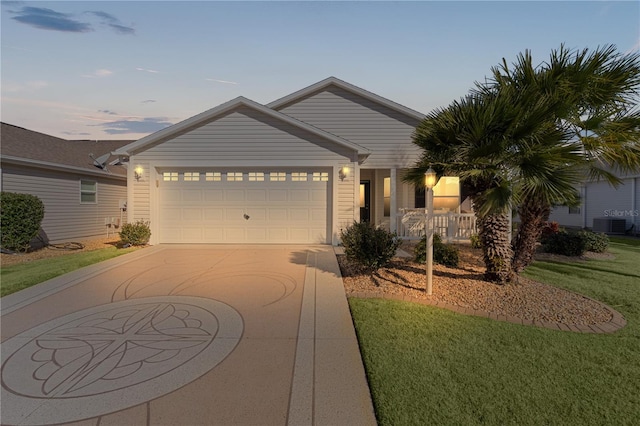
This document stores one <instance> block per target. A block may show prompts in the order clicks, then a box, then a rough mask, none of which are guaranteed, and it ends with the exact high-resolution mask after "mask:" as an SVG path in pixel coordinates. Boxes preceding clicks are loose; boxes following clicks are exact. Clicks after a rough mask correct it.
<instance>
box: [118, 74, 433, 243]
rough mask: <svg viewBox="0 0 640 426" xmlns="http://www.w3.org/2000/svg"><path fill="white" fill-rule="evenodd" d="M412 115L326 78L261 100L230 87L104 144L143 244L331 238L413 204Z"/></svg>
mask: <svg viewBox="0 0 640 426" xmlns="http://www.w3.org/2000/svg"><path fill="white" fill-rule="evenodd" d="M423 118H424V115H423V114H421V113H419V112H417V111H414V110H412V109H410V108H407V107H405V106H402V105H400V104H398V103H395V102H393V101H390V100H388V99H385V98H383V97H381V96H378V95H376V94H374V93H371V92H369V91H367V90H364V89H361V88H359V87H356V86H354V85H352V84H349V83H347V82H344V81H342V80H339V79H337V78H335V77H330V78H327V79H325V80H322V81H320V82H318V83H316V84H313V85H311V86H309V87H306V88H304V89H302V90H299V91H297V92H295V93H292V94H290V95H288V96H285V97H283V98H281V99H278V100H276V101H273V102H271V103H269V104H267V105H262V104H259V103H257V102H254V101H252V100H249V99H247V98H244V97H238V98H236V99H233V100H231V101H229V102H226V103H224V104H222V105H219V106H217V107H215V108H213V109H210V110H208V111H205V112H203V113H201V114H199V115H196V116H194V117H191V118H189V119H187V120H184V121H182V122H180V123H178V124H175V125H173V126H171V127H168V128H166V129H163V130H161V131H159V132H156V133H154V134H151V135H149V136H147V137H145V138H142V139H140V140H138V141H136V142H133V143H131V144H129V145H126V146H123V147H121V148H119V149H117V150H115V151H114V154H115V155H119V156H124V157H128V158H129V168H128V182H129V185H128V200H129V203H128V210H127V214H128V220H129V221H138V220H143V221H149V222H150V226H151V231H152V236H151V241H150V242H151V244H158V243H318V244H337V243H338V241H339V235H340V230H341V229H344V228H345V227H346V226H348V225H350V224H351V223H353V221H354V220H360V219H362V220H368V221H371V222H372V223H374V224H376V225H380V226H384V227H386V228H388V229H390V230H391V231H395V230H396V229H397V227H398V224H399V223H400V220H399V219H400V217H399V215H400V213H399V212H400V208H413V207H415V202H416V194H415V189H414V187H413V185H410V184H407V183H404V182H403V181H402V176H403V173H404V171H405V170H406V169H408V168H410V167H412V166H413V165H414V164H415V163H416V161H417V160H418V158H419V156H420V149H419V148H418V147H417V146H416V145H414V144H413V143H412V141H411V136H412V133H413V131H414V129H415V127H416V126H417V125H418V124H419V122H420V121H421V120H422V119H423Z"/></svg>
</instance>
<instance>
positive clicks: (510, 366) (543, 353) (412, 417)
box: [349, 239, 640, 425]
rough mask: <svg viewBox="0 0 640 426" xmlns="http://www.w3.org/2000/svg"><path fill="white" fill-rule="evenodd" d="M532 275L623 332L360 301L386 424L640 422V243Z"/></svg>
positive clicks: (359, 319) (363, 335)
mask: <svg viewBox="0 0 640 426" xmlns="http://www.w3.org/2000/svg"><path fill="white" fill-rule="evenodd" d="M610 247H611V248H610V251H611V252H612V253H614V254H615V256H616V258H615V260H601V261H595V260H592V261H588V262H581V263H573V264H570V263H552V262H537V263H535V264H534V265H532V266H531V267H530V268H529V269H528V270H527V276H529V277H531V278H534V279H537V280H540V281H543V282H546V283H549V284H553V285H557V286H559V287H563V288H566V289H569V290H573V291H576V292H580V293H582V294H585V295H588V296H590V297H593V298H595V299H597V300H601V301H603V302H605V303H607V304H609V305H611V306H613V307H615V309H617V310H618V311H619V312H620V313H622V315H623V316H624V317H625V318H626V319H627V322H628V324H627V326H626V327H625V328H624V329H622V330H620V331H618V332H617V333H614V334H607V335H595V334H578V333H570V332H561V331H553V330H549V329H540V328H535V327H527V326H521V325H516V324H511V323H506V322H497V321H492V320H489V319H486V318H480V317H472V316H465V315H461V314H457V313H454V312H450V311H446V310H443V309H439V308H435V307H430V306H424V305H417V304H412V303H407V302H398V301H388V300H379V299H355V298H352V299H350V300H349V303H350V306H351V310H352V315H353V319H354V323H355V325H356V329H357V334H358V339H359V341H360V348H361V352H362V357H363V360H364V363H365V368H366V370H367V375H368V380H369V383H370V387H371V392H372V395H373V400H374V405H375V409H376V415H377V417H378V422H379V423H380V424H381V425H423V424H429V423H432V424H437V425H447V424H449V425H473V424H490V425H510V424H512V425H541V424H551V425H574V424H575V425H603V424H615V425H627V424H628V425H632V424H638V418H640V267H638V263H639V261H640V244H638V241H634V240H623V239H612V243H611V246H610Z"/></svg>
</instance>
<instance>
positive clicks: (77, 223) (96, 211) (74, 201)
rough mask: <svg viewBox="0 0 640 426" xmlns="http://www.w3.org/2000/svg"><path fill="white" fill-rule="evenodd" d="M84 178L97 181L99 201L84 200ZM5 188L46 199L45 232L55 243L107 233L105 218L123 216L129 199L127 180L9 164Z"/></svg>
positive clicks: (5, 176)
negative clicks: (82, 195)
mask: <svg viewBox="0 0 640 426" xmlns="http://www.w3.org/2000/svg"><path fill="white" fill-rule="evenodd" d="M80 179H86V180H92V181H96V182H97V189H98V197H97V198H98V202H97V203H96V204H81V203H80ZM2 190H3V191H7V192H18V193H25V194H31V195H35V196H37V197H38V198H40V199H41V200H42V202H43V203H44V206H45V214H44V219H43V221H42V231H43V232H44V236H45V237H46V238H47V239H48V241H50V242H52V243H56V242H62V241H72V240H77V239H83V238H90V237H95V236H102V235H104V236H106V233H107V226H106V225H105V218H112V217H115V218H117V219H120V217H121V212H120V200H126V199H127V187H126V182H124V181H114V180H111V179H105V178H100V177H97V178H96V177H91V176H82V175H80V174H66V173H61V172H52V171H44V170H40V169H33V168H21V167H16V166H6V165H3V167H2ZM123 221H124V217H123ZM113 231H114V230H113V229H111V232H113Z"/></svg>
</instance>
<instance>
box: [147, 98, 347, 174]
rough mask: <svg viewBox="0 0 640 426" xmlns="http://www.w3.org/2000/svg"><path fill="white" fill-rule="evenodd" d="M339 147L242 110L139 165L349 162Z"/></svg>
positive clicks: (158, 149) (155, 151)
mask: <svg viewBox="0 0 640 426" xmlns="http://www.w3.org/2000/svg"><path fill="white" fill-rule="evenodd" d="M352 156H353V151H352V150H351V149H349V148H346V147H343V146H338V145H337V144H335V143H333V142H330V141H327V140H325V139H323V138H321V137H319V136H316V135H314V134H312V133H309V132H307V131H305V130H301V129H299V128H296V127H295V126H292V125H289V124H286V123H282V122H281V121H280V120H276V119H274V118H272V117H270V116H267V115H266V114H263V113H261V112H258V111H255V110H252V109H250V108H245V107H241V108H238V109H236V110H234V111H233V112H231V113H228V114H226V115H224V116H221V117H219V118H217V119H216V120H214V121H212V122H210V123H208V124H205V125H203V126H201V127H198V128H196V129H193V130H191V131H189V132H187V133H184V134H182V135H180V136H178V137H176V138H174V139H170V140H168V141H166V142H163V143H161V144H158V145H156V146H154V147H152V148H149V149H147V150H146V151H144V152H142V153H140V154H138V155H137V156H136V158H137V159H138V160H139V161H152V162H155V161H176V162H179V163H180V165H182V166H189V165H190V164H202V162H204V161H215V162H217V164H225V162H227V161H231V162H233V161H240V162H244V163H247V162H251V161H254V162H259V163H264V162H269V161H271V162H273V161H278V160H281V161H282V163H283V164H287V162H289V161H301V160H302V161H309V160H313V161H327V160H329V161H331V160H341V159H344V158H345V157H346V158H350V157H352Z"/></svg>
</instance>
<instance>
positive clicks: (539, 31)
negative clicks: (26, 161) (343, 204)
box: [0, 1, 640, 140]
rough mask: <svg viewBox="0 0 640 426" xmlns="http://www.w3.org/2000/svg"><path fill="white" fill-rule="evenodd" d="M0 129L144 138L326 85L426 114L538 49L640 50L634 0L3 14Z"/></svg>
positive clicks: (123, 4)
mask: <svg viewBox="0 0 640 426" xmlns="http://www.w3.org/2000/svg"><path fill="white" fill-rule="evenodd" d="M0 11H1V30H0V35H1V51H0V52H1V53H0V59H1V69H0V72H1V74H0V76H1V83H2V85H1V86H2V87H1V105H0V107H1V108H0V119H1V120H2V121H3V122H5V123H10V124H14V125H17V126H20V127H24V128H27V129H30V130H35V131H38V132H42V133H46V134H49V135H53V136H57V137H61V138H65V139H127V140H132V139H139V138H141V137H144V136H146V135H148V134H150V133H153V132H156V131H158V130H161V129H162V128H164V127H166V126H169V125H171V124H175V123H177V122H179V121H182V120H184V119H187V118H189V117H191V116H193V115H196V114H199V113H201V112H203V111H206V110H208V109H210V108H214V107H216V106H217V105H219V104H221V103H224V102H226V101H229V100H231V99H234V98H236V97H237V96H244V97H247V98H249V99H252V100H254V101H256V102H259V103H262V104H266V103H269V102H271V101H274V100H276V99H279V98H281V97H284V96H286V95H288V94H290V93H292V92H294V91H297V90H299V89H302V88H304V87H307V86H309V85H311V84H314V83H316V82H318V81H320V80H323V79H325V78H327V77H329V76H334V77H338V78H340V79H342V80H345V81H347V82H349V83H351V84H353V85H356V86H358V87H361V88H363V89H366V90H369V91H371V92H373V93H376V94H378V95H380V96H383V97H385V98H388V99H390V100H392V101H395V102H398V103H400V104H402V105H404V106H406V107H409V108H412V109H414V110H417V111H419V112H421V113H424V114H427V113H429V112H430V111H432V110H434V109H436V108H441V107H446V106H447V105H448V104H449V103H451V102H452V101H453V100H455V99H458V98H460V97H462V96H464V95H465V94H466V93H467V92H468V91H469V90H470V89H471V88H473V86H474V82H476V81H482V80H484V79H485V77H486V76H488V75H489V74H490V72H491V67H493V66H496V65H499V64H500V63H501V62H502V60H503V58H504V60H506V61H507V63H512V62H514V61H515V60H516V58H517V55H518V54H519V53H521V52H524V51H525V50H527V49H529V50H530V51H531V52H532V55H533V57H534V60H535V61H536V62H542V61H544V60H545V59H547V58H548V57H549V54H550V53H551V51H552V50H553V49H557V48H559V47H560V45H561V44H562V43H564V44H565V46H567V47H569V48H571V49H584V48H589V49H595V48H597V47H598V46H603V45H606V44H614V45H616V46H617V49H618V50H619V51H620V52H621V53H630V52H638V51H639V49H640V2H637V1H594V2H584V1H567V2H561V1H559V2H556V1H553V2H543V1H530V2H525V1H495V2H488V1H447V2H438V1H411V2H395V1H394V2H387V1H376V2H372V1H358V2H341V1H339V2H326V1H322V2H321V1H302V2H272V1H262V2H246V1H233V2H217V1H193V2H186V1H178V2H176V1H110V2H100V1H65V2H58V1H47V2H40V1H2V4H1V9H0Z"/></svg>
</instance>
